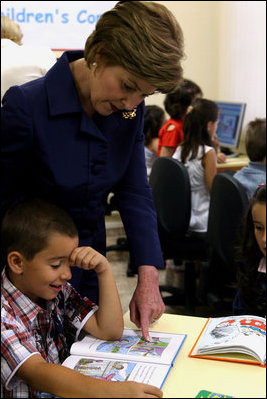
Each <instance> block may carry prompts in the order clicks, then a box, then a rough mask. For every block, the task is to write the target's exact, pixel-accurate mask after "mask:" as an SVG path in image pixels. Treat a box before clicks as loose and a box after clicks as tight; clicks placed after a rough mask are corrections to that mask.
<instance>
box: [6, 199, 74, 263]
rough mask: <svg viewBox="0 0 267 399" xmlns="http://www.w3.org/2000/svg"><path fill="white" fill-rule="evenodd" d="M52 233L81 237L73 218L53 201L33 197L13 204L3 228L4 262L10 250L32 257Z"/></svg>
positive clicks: (7, 213)
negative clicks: (52, 202)
mask: <svg viewBox="0 0 267 399" xmlns="http://www.w3.org/2000/svg"><path fill="white" fill-rule="evenodd" d="M52 233H59V234H62V235H66V236H69V237H76V236H78V231H77V228H76V226H75V224H74V222H73V220H72V219H71V217H70V216H69V215H68V214H67V213H66V212H65V211H64V210H63V209H60V208H58V207H57V206H56V205H54V204H51V203H49V202H45V201H43V200H41V199H39V198H32V199H26V200H23V201H20V202H18V203H16V204H14V205H12V206H11V207H10V208H9V209H8V211H7V212H6V214H5V217H4V219H3V223H2V228H1V258H2V259H1V261H2V262H4V263H5V262H6V259H7V255H8V254H9V253H10V252H11V251H18V252H20V253H21V254H22V255H23V256H24V257H25V258H26V259H27V260H32V259H33V258H34V256H35V255H36V254H37V253H38V252H40V251H42V250H43V249H44V248H45V247H46V246H47V240H48V238H49V236H50V235H51V234H52Z"/></svg>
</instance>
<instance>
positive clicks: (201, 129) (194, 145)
mask: <svg viewBox="0 0 267 399" xmlns="http://www.w3.org/2000/svg"><path fill="white" fill-rule="evenodd" d="M218 117H219V107H218V105H217V104H216V103H215V102H214V101H211V100H207V99H205V98H200V99H197V100H196V102H195V104H194V106H193V108H192V110H191V111H190V112H189V113H188V114H186V116H185V119H184V124H183V131H184V141H183V142H182V144H181V146H182V150H181V161H182V162H183V163H185V162H186V159H187V158H188V156H189V154H191V156H190V160H192V159H195V158H196V157H197V155H198V150H199V147H200V146H202V148H203V156H204V154H205V151H204V146H205V145H209V146H213V144H212V141H211V137H210V135H209V133H208V130H207V125H208V122H216V121H217V119H218Z"/></svg>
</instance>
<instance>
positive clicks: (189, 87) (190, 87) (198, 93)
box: [181, 79, 203, 105]
mask: <svg viewBox="0 0 267 399" xmlns="http://www.w3.org/2000/svg"><path fill="white" fill-rule="evenodd" d="M181 87H182V89H183V90H184V91H185V92H186V93H187V94H189V95H190V96H191V105H194V103H195V101H196V100H197V99H198V98H202V97H203V92H202V90H201V88H200V87H199V86H198V85H197V84H196V83H195V82H193V81H192V80H189V79H184V80H183V83H182V86H181Z"/></svg>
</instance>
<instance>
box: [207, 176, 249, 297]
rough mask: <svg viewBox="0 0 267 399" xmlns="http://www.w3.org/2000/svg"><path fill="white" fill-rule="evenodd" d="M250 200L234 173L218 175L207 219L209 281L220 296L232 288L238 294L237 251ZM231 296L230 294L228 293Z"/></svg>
mask: <svg viewBox="0 0 267 399" xmlns="http://www.w3.org/2000/svg"><path fill="white" fill-rule="evenodd" d="M248 203H249V201H248V197H247V194H246V191H245V189H244V187H243V186H242V184H241V183H240V182H239V181H237V180H236V179H235V178H234V177H233V175H232V174H230V173H227V172H220V173H218V174H217V175H216V176H215V178H214V181H213V185H212V190H211V196H210V208H209V219H208V231H207V242H208V244H209V249H210V253H209V258H210V281H209V284H210V286H211V287H212V291H213V292H214V293H217V294H218V295H219V297H222V298H223V296H224V295H225V294H227V289H228V290H229V289H230V294H232V295H234V292H232V293H231V285H232V288H234V291H235V284H236V275H235V269H234V263H235V248H236V244H237V241H238V238H239V231H240V227H241V221H242V217H243V215H244V213H245V211H246V209H247V207H248ZM228 294H229V292H228Z"/></svg>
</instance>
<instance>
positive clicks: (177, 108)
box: [158, 87, 192, 157]
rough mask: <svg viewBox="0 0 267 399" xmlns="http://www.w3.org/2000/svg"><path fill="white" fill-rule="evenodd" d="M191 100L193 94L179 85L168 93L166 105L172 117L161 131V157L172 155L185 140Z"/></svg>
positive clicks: (159, 151) (159, 149) (159, 146)
mask: <svg viewBox="0 0 267 399" xmlns="http://www.w3.org/2000/svg"><path fill="white" fill-rule="evenodd" d="M191 101H192V97H191V95H190V94H189V93H188V92H187V91H186V90H184V88H183V87H179V88H178V89H177V90H175V91H173V92H172V93H168V94H167V95H166V97H165V100H164V107H165V110H166V112H167V113H168V114H169V115H170V119H169V120H168V121H167V122H166V123H165V124H164V125H163V126H162V128H161V129H160V131H159V144H158V156H159V157H162V156H165V157H166V156H169V157H171V156H172V155H173V153H174V151H175V150H176V148H177V147H178V145H179V144H180V143H181V142H182V141H183V138H184V133H183V121H184V116H185V115H186V112H187V109H188V107H189V105H190V104H191Z"/></svg>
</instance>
